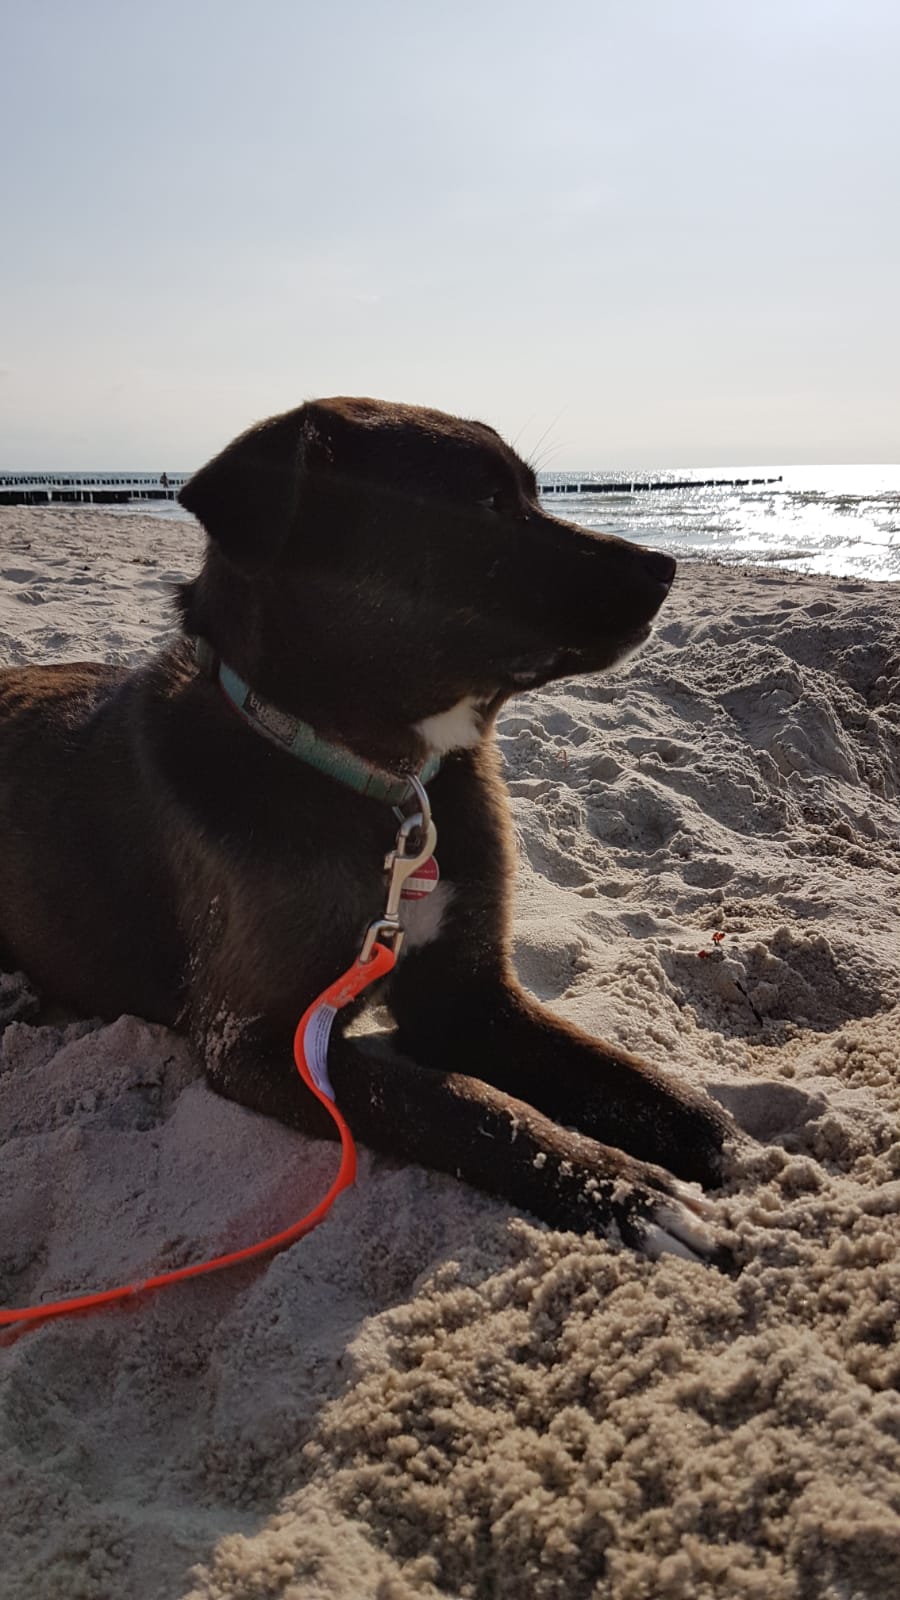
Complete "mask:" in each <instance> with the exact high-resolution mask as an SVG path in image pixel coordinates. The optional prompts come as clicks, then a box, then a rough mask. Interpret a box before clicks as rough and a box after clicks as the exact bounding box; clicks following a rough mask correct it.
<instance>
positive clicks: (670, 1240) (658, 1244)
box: [644, 1222, 703, 1265]
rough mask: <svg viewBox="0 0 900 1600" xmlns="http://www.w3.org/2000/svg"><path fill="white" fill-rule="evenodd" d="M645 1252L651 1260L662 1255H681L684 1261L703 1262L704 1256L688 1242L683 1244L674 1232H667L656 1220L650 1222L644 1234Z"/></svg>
mask: <svg viewBox="0 0 900 1600" xmlns="http://www.w3.org/2000/svg"><path fill="white" fill-rule="evenodd" d="M644 1254H645V1255H648V1256H649V1257H650V1260H651V1261H658V1260H659V1257H660V1256H681V1258H682V1260H684V1261H698V1262H700V1264H701V1265H702V1264H703V1257H702V1256H698V1255H697V1254H696V1253H695V1252H694V1251H693V1250H691V1249H689V1248H688V1246H687V1245H686V1244H682V1242H681V1240H680V1239H676V1238H675V1235H674V1234H671V1233H667V1232H666V1230H665V1228H658V1227H657V1226H656V1223H655V1222H651V1223H650V1226H649V1227H648V1229H647V1231H646V1233H645V1234H644Z"/></svg>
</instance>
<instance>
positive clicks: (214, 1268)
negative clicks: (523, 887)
mask: <svg viewBox="0 0 900 1600" xmlns="http://www.w3.org/2000/svg"><path fill="white" fill-rule="evenodd" d="M396 960H397V957H396V954H395V952H394V950H392V949H389V948H388V946H387V945H385V944H379V943H375V944H374V945H373V947H372V952H371V955H370V956H369V958H368V960H366V961H363V960H362V958H361V957H360V956H357V958H356V960H355V961H354V963H353V965H352V967H348V968H347V971H346V972H345V973H343V974H342V976H341V977H340V978H337V979H335V982H334V983H331V984H329V986H328V988H327V989H325V990H323V992H322V993H321V994H320V995H319V997H318V999H316V1000H314V1001H313V1002H312V1005H310V1006H307V1008H306V1010H305V1011H304V1013H303V1016H302V1017H301V1018H300V1021H299V1023H298V1024H297V1030H296V1032H295V1034H294V1061H295V1063H296V1066H297V1071H298V1072H299V1074H300V1076H301V1078H302V1079H303V1081H304V1083H305V1084H306V1086H307V1088H308V1089H311V1090H312V1093H313V1094H314V1095H315V1096H316V1099H317V1100H321V1102H322V1104H323V1106H325V1108H326V1110H327V1111H329V1112H330V1114H331V1116H332V1118H333V1119H334V1122H335V1124H336V1126H337V1130H338V1133H339V1134H340V1140H341V1161H340V1166H339V1167H338V1173H337V1177H336V1178H335V1180H334V1182H333V1183H332V1185H331V1188H330V1189H329V1190H328V1193H327V1194H326V1195H325V1196H324V1198H323V1199H322V1200H320V1201H319V1204H318V1205H317V1206H314V1207H313V1209H312V1211H309V1212H307V1214H306V1216H305V1217H301V1218H300V1221H299V1222H295V1223H293V1224H292V1226H291V1227H290V1228H284V1229H282V1231H281V1233H273V1234H272V1235H271V1236H270V1237H269V1238H268V1239H262V1240H260V1242H259V1243H258V1244H251V1245H248V1246H247V1247H246V1249H244V1250H232V1251H230V1252H229V1254H228V1255H224V1256H215V1257H214V1258H213V1259H212V1260H211V1261H198V1262H196V1263H195V1265H194V1266H190V1267H179V1268H178V1269H177V1271H174V1272H161V1273H159V1274H158V1275H157V1276H156V1277H155V1278H145V1279H144V1280H143V1282H141V1283H126V1284H122V1285H120V1287H119V1288H118V1289H104V1290H102V1291H101V1292H100V1293H99V1294H82V1295H76V1296H75V1297H74V1298H73V1299H70V1300H55V1301H52V1302H50V1303H48V1304H47V1305H41V1306H22V1307H20V1308H18V1309H16V1310H12V1311H0V1327H14V1326H17V1325H28V1324H30V1325H31V1326H34V1325H35V1324H36V1323H39V1322H46V1321H48V1320H49V1319H50V1318H51V1317H66V1316H70V1315H72V1314H73V1313H74V1312H78V1311H94V1310H96V1309H97V1307H98V1306H108V1305H113V1304H114V1303H115V1302H116V1301H119V1300H132V1299H134V1297H135V1296H136V1295H140V1294H146V1293H147V1292H148V1291H149V1290H150V1289H161V1288H163V1286H164V1285H165V1284H168V1283H181V1282H182V1281H183V1280H184V1279H185V1278H199V1277H200V1276H201V1275H202V1274H203V1273H205V1272H222V1271H223V1270H224V1269H225V1268H226V1267H234V1266H237V1265H238V1263H239V1262H241V1261H256V1260H258V1259H259V1258H260V1257H261V1256H268V1255H272V1254H273V1253H274V1252H275V1251H276V1250H284V1249H285V1248H286V1246H287V1245H289V1244H293V1243H294V1241H295V1239H302V1238H303V1236H304V1234H307V1233H311V1232H312V1230H313V1228H315V1227H317V1226H318V1224H319V1223H320V1222H321V1221H322V1218H323V1217H324V1216H326V1215H327V1213H328V1212H329V1211H330V1210H331V1207H332V1206H333V1204H334V1202H335V1200H336V1199H337V1197H338V1195H339V1194H340V1193H341V1190H342V1189H347V1188H349V1186H350V1184H352V1183H353V1182H354V1181H355V1179H356V1146H355V1144H354V1143H353V1135H352V1134H351V1132H350V1129H349V1128H348V1126H347V1124H346V1122H345V1121H344V1118H343V1117H342V1116H341V1113H340V1111H339V1110H338V1108H337V1106H336V1105H335V1103H334V1095H333V1093H332V1091H331V1085H330V1083H329V1081H328V1069H327V1054H328V1039H329V1036H330V1033H331V1025H332V1023H333V1021H334V1018H335V1016H336V1015H337V1013H338V1011H340V1009H341V1007H342V1006H345V1005H348V1004H349V1002H350V1001H351V1000H354V999H355V998H356V996H357V995H358V994H361V993H362V991H363V989H367V988H368V986H369V984H371V983H375V981H376V980H377V979H378V978H383V977H384V976H385V974H386V973H388V972H390V970H391V968H392V967H393V966H394V965H395V963H396Z"/></svg>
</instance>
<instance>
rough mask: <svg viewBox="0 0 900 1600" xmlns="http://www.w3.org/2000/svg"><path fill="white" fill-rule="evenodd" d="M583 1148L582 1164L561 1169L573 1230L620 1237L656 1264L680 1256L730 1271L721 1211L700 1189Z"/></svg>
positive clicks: (610, 1153)
mask: <svg viewBox="0 0 900 1600" xmlns="http://www.w3.org/2000/svg"><path fill="white" fill-rule="evenodd" d="M579 1146H580V1147H579V1150H578V1155H579V1157H580V1160H578V1161H577V1162H573V1161H571V1160H564V1161H562V1162H561V1163H560V1165H559V1168H558V1174H559V1190H560V1191H562V1193H560V1195H559V1198H560V1199H563V1195H564V1200H563V1203H564V1205H565V1207H566V1210H567V1211H568V1214H569V1215H568V1218H567V1221H568V1225H569V1226H574V1227H575V1228H577V1229H578V1231H579V1232H591V1233H598V1234H606V1235H607V1237H609V1238H616V1237H618V1238H620V1239H621V1241H622V1243H623V1244H624V1245H626V1246H627V1247H628V1248H629V1249H632V1250H637V1251H639V1252H640V1253H641V1254H642V1255H646V1256H648V1257H649V1258H650V1260H652V1261H655V1260H657V1259H658V1257H659V1256H662V1255H677V1256H681V1257H682V1258H683V1259H684V1260H686V1261H697V1262H701V1263H704V1264H707V1265H710V1266H715V1267H719V1268H720V1269H721V1270H724V1271H729V1270H730V1267H731V1255H730V1251H729V1248H728V1245H727V1242H726V1240H725V1237H724V1228H723V1225H722V1222H721V1221H720V1213H719V1210H718V1207H717V1206H716V1205H715V1203H714V1202H713V1201H712V1200H710V1199H709V1198H708V1197H707V1196H706V1195H705V1194H704V1193H703V1190H702V1189H701V1188H700V1186H699V1184H697V1183H685V1182H684V1181H683V1180H682V1179H680V1178H676V1177H673V1175H672V1173H670V1172H666V1171H665V1170H664V1169H663V1168H662V1167H657V1166H652V1165H650V1164H649V1163H646V1162H641V1161H635V1160H633V1159H632V1158H631V1157H629V1156H624V1155H623V1154H622V1152H621V1151H617V1150H616V1151H614V1150H610V1149H609V1148H607V1147H604V1146H602V1145H599V1146H598V1145H596V1144H594V1143H593V1141H589V1140H584V1141H579ZM565 1191H568V1192H567V1193H566V1192H565Z"/></svg>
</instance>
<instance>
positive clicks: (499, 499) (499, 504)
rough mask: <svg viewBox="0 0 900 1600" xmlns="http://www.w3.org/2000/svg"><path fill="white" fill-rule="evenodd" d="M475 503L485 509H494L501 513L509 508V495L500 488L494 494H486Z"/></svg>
mask: <svg viewBox="0 0 900 1600" xmlns="http://www.w3.org/2000/svg"><path fill="white" fill-rule="evenodd" d="M477 504H478V505H480V506H482V507H483V509H484V510H485V511H496V512H498V513H499V514H502V513H503V512H504V511H508V510H509V496H508V495H506V494H504V492H503V490H502V489H498V490H497V491H496V493H495V494H489V495H487V496H486V497H485V499H484V500H479V501H478V502H477Z"/></svg>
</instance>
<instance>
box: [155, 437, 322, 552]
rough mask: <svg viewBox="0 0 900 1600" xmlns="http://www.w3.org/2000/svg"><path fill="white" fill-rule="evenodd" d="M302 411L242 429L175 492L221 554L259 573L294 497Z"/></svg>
mask: <svg viewBox="0 0 900 1600" xmlns="http://www.w3.org/2000/svg"><path fill="white" fill-rule="evenodd" d="M304 412H305V407H304V406H300V407H299V409H298V410H296V411H287V412H285V413H284V415H282V416H280V417H270V418H269V419H268V421H266V422H258V423H257V424H256V426H255V427H253V428H248V430H247V432H246V433H242V434H241V435H240V437H239V438H237V439H233V440H232V442H231V444H229V445H226V447H225V449H224V450H223V451H221V453H220V454H219V455H217V456H214V457H213V459H212V461H208V462H207V463H206V466H205V467H201V468H200V470H199V472H195V473H194V476H193V477H192V478H189V479H188V481H187V483H186V484H185V485H184V487H183V488H182V489H181V490H179V494H178V499H179V500H180V502H181V504H182V505H183V506H184V508H185V510H186V511H190V512H191V513H192V515H193V516H195V517H196V518H197V520H198V522H202V524H203V526H204V528H205V529H206V531H207V533H208V534H209V537H210V538H211V539H212V541H213V543H214V544H216V545H218V547H219V549H220V550H221V552H222V554H223V556H225V557H226V558H227V559H228V560H229V561H230V562H231V563H232V564H233V565H234V566H236V567H238V568H240V570H241V571H242V572H245V573H248V574H250V573H254V572H259V571H260V570H261V569H262V568H263V567H265V566H267V565H268V563H269V562H270V561H273V560H274V558H275V557H276V556H277V554H278V552H279V551H280V550H281V549H282V548H283V546H284V544H285V542H286V541H287V538H288V536H289V534H290V532H291V529H292V527H293V525H294V522H295V519H296V516H297V511H298V507H299V500H300V477H301V472H302V466H303V439H304V427H303V424H304Z"/></svg>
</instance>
